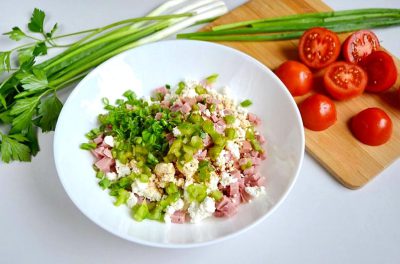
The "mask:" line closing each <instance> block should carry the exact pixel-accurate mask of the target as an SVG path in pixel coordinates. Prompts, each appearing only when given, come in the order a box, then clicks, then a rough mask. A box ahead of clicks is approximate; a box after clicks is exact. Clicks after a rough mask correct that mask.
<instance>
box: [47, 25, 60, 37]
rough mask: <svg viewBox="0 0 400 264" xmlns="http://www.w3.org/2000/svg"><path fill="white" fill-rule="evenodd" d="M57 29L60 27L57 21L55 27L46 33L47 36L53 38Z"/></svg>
mask: <svg viewBox="0 0 400 264" xmlns="http://www.w3.org/2000/svg"><path fill="white" fill-rule="evenodd" d="M57 29H58V24H57V23H55V24H54V26H53V28H52V29H51V31H50V32H48V33H46V36H47V37H48V38H52V37H53V36H54V33H55V32H56V31H57Z"/></svg>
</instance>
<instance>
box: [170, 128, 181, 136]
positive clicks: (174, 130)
mask: <svg viewBox="0 0 400 264" xmlns="http://www.w3.org/2000/svg"><path fill="white" fill-rule="evenodd" d="M172 133H173V134H174V137H178V136H180V135H182V133H181V131H180V130H179V128H178V127H174V128H173V129H172Z"/></svg>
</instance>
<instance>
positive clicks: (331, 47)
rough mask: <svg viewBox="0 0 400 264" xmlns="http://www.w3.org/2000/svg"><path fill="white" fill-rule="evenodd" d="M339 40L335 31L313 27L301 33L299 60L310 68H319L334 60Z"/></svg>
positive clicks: (337, 54) (336, 56) (337, 51)
mask: <svg viewBox="0 0 400 264" xmlns="http://www.w3.org/2000/svg"><path fill="white" fill-rule="evenodd" d="M339 54H340V41H339V37H338V35H337V34H336V33H335V32H332V31H330V30H327V29H326V28H320V27H315V28H311V29H309V30H307V31H305V32H304V33H303V35H302V36H301V38H300V41H299V56H300V60H301V61H302V62H303V63H304V64H305V65H307V66H308V67H310V68H314V69H320V68H323V67H326V66H328V65H329V64H331V63H332V62H334V61H336V59H337V58H338V56H339Z"/></svg>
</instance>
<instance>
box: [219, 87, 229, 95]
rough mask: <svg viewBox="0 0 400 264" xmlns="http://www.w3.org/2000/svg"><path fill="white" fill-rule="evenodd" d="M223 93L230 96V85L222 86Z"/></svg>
mask: <svg viewBox="0 0 400 264" xmlns="http://www.w3.org/2000/svg"><path fill="white" fill-rule="evenodd" d="M221 93H222V94H223V95H225V96H230V90H229V87H228V86H224V87H222V89H221Z"/></svg>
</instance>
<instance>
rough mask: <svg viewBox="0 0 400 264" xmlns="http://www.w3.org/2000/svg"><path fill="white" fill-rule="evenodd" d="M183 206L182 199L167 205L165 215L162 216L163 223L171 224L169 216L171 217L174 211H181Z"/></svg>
mask: <svg viewBox="0 0 400 264" xmlns="http://www.w3.org/2000/svg"><path fill="white" fill-rule="evenodd" d="M184 205H185V203H184V202H183V200H182V199H179V200H178V201H176V202H175V203H173V204H171V205H169V206H168V207H167V208H166V209H165V215H164V221H165V223H171V215H173V214H174V213H175V211H179V210H182V209H183V207H184Z"/></svg>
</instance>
